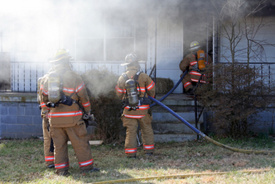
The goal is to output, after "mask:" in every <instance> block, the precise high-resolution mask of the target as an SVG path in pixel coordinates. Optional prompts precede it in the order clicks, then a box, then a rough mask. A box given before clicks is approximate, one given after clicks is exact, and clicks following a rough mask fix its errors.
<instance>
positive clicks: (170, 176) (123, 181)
mask: <svg viewBox="0 0 275 184" xmlns="http://www.w3.org/2000/svg"><path fill="white" fill-rule="evenodd" d="M268 171H270V169H259V170H244V171H238V173H262V172H268ZM229 173H230V172H212V173H211V172H210V173H191V174H175V175H165V176H151V177H142V178H129V179H120V180H109V181H100V182H94V183H93V184H106V183H126V182H127V183H129V182H135V181H148V180H154V179H173V178H181V179H184V178H188V177H194V176H197V177H198V176H213V175H224V174H229Z"/></svg>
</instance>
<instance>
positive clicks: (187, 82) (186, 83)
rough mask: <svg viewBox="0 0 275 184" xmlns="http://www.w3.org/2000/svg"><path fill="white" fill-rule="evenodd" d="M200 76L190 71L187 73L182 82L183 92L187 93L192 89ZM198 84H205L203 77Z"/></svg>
mask: <svg viewBox="0 0 275 184" xmlns="http://www.w3.org/2000/svg"><path fill="white" fill-rule="evenodd" d="M201 75H202V74H201V73H199V72H196V71H190V72H189V73H187V74H186V75H185V77H184V78H183V80H182V84H183V87H184V90H185V91H188V90H189V89H192V88H193V86H194V85H196V83H198V82H199V79H200V77H201ZM200 83H206V81H205V79H204V77H202V78H201V80H200Z"/></svg>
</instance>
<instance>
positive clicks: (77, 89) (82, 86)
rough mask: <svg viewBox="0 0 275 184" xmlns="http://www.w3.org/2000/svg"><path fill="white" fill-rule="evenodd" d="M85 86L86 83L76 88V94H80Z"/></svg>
mask: <svg viewBox="0 0 275 184" xmlns="http://www.w3.org/2000/svg"><path fill="white" fill-rule="evenodd" d="M84 86H85V84H84V82H82V83H81V84H80V85H79V86H77V87H76V89H75V92H76V93H78V92H79V91H81V90H82V89H83V88H84Z"/></svg>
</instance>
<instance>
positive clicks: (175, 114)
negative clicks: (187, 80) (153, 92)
mask: <svg viewBox="0 0 275 184" xmlns="http://www.w3.org/2000/svg"><path fill="white" fill-rule="evenodd" d="M149 98H150V99H151V100H152V101H154V102H155V103H157V104H158V105H160V106H161V107H163V108H164V109H166V110H167V111H169V112H170V113H171V114H172V115H173V116H175V117H176V118H177V119H179V120H180V121H181V122H183V123H184V124H185V125H187V126H188V127H189V128H190V129H192V130H193V131H194V132H195V133H196V134H198V135H200V136H201V137H203V138H205V139H206V140H208V141H209V142H212V143H213V144H215V145H217V146H220V147H223V148H226V149H229V150H231V151H235V152H240V153H254V154H271V153H273V154H274V153H275V151H267V150H245V149H239V148H234V147H231V146H227V145H224V144H222V143H220V142H217V141H215V140H213V139H211V138H210V137H208V136H207V135H205V134H204V133H202V132H201V131H200V130H198V129H196V128H195V127H193V126H192V125H191V124H190V123H189V122H187V121H186V120H185V119H183V118H182V117H181V116H179V115H178V114H177V113H175V112H174V111H173V110H172V109H170V108H169V107H167V106H166V105H165V104H163V103H161V102H160V101H158V100H156V99H155V98H153V97H150V96H149Z"/></svg>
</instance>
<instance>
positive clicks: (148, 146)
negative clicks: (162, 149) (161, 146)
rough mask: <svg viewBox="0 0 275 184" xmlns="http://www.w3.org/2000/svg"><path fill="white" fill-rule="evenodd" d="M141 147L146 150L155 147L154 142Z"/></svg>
mask: <svg viewBox="0 0 275 184" xmlns="http://www.w3.org/2000/svg"><path fill="white" fill-rule="evenodd" d="M143 148H144V149H146V150H152V149H154V148H155V147H154V144H152V145H143Z"/></svg>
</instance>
